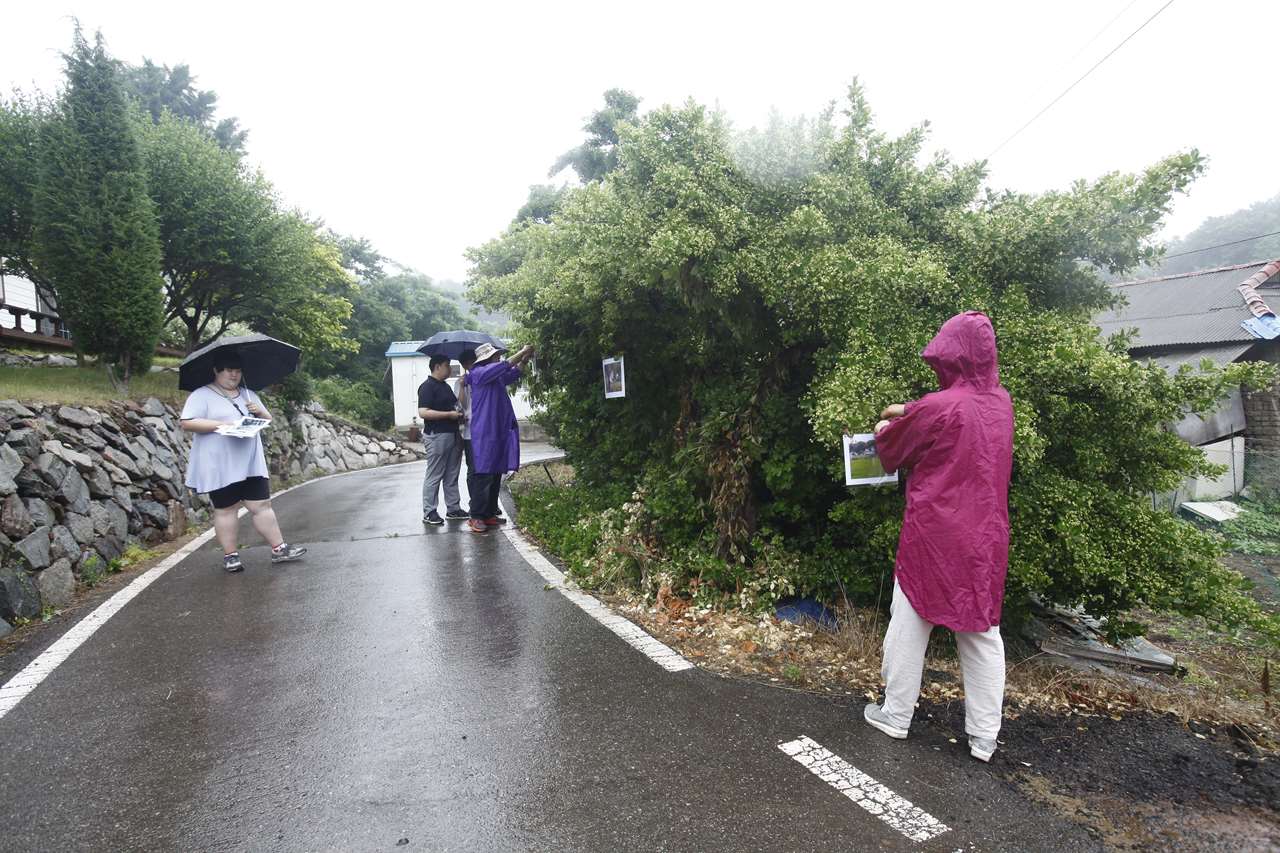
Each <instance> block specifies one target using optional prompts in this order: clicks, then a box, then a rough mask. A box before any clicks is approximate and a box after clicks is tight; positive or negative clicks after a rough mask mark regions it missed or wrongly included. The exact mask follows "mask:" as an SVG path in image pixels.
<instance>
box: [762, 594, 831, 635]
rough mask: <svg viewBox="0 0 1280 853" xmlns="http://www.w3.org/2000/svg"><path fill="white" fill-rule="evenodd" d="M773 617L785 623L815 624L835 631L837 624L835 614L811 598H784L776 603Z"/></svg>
mask: <svg viewBox="0 0 1280 853" xmlns="http://www.w3.org/2000/svg"><path fill="white" fill-rule="evenodd" d="M774 615H775V616H777V617H778V618H779V619H782V620H784V621H787V622H794V623H796V624H797V625H803V624H804V623H805V622H817V623H818V624H819V625H821V626H822V627H823V628H829V629H830V630H833V631H834V630H835V629H836V627H837V625H838V623H837V621H836V617H835V614H834V613H832V612H831V611H830V610H828V609H827V608H826V607H824V606H823V605H822V604H819V603H818V602H817V601H816V600H814V599H812V598H800V597H795V598H784V599H782V600H781V601H779V602H778V606H777V608H776V609H775V610H774Z"/></svg>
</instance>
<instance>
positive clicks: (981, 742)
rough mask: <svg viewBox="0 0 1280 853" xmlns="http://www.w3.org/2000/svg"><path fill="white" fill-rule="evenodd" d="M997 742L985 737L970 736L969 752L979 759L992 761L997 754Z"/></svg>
mask: <svg viewBox="0 0 1280 853" xmlns="http://www.w3.org/2000/svg"><path fill="white" fill-rule="evenodd" d="M995 751H996V742H995V741H993V740H988V739H987V738H984V737H973V736H972V735H970V737H969V754H970V755H972V756H973V757H974V758H976V759H978V760H979V761H990V760H991V756H992V755H994V754H995Z"/></svg>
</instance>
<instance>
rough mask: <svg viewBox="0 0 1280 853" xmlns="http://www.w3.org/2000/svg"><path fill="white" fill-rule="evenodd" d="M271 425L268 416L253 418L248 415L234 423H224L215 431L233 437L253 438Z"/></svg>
mask: <svg viewBox="0 0 1280 853" xmlns="http://www.w3.org/2000/svg"><path fill="white" fill-rule="evenodd" d="M270 425H271V421H269V420H267V419H266V418H251V417H249V416H248V415H246V416H244V417H242V418H241V419H240V420H238V421H236V422H235V423H233V424H223V425H222V426H220V427H218V428H217V429H216V430H214V432H216V433H217V434H218V435H229V436H231V437H232V438H253V437H254V436H255V435H257V434H258V433H260V432H262V431H263V430H264V429H266V428H267V427H268V426H270Z"/></svg>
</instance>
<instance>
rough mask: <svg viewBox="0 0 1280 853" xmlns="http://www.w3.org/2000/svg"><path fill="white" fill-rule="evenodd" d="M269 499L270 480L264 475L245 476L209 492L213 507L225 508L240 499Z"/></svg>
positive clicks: (238, 501)
mask: <svg viewBox="0 0 1280 853" xmlns="http://www.w3.org/2000/svg"><path fill="white" fill-rule="evenodd" d="M270 499H271V481H270V480H268V479H267V478H266V477H246V478H244V479H243V480H241V481H240V482H238V483H232V484H231V485H229V486H223V487H222V488H221V489H214V490H213V491H212V492H210V493H209V500H211V501H213V506H214V508H215V509H226V508H227V507H232V506H235V505H236V504H238V503H240V501H265V500H270Z"/></svg>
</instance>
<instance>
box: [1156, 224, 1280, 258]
mask: <svg viewBox="0 0 1280 853" xmlns="http://www.w3.org/2000/svg"><path fill="white" fill-rule="evenodd" d="M1278 234H1280V231H1272V232H1271V233H1270V234H1259V235H1258V236H1257V237H1245V238H1244V239H1243V240H1232V241H1231V242H1230V243H1219V244H1218V245H1216V246H1205V247H1204V248H1203V249H1191V250H1190V251H1187V252H1178V253H1177V254H1176V255H1165V256H1164V260H1166V261H1167V260H1169V259H1170V258H1180V257H1182V256H1183V255H1194V254H1196V253H1197V252H1207V251H1209V250H1210V249H1222V248H1225V247H1227V246H1238V245H1239V244H1241V243H1249V242H1251V241H1253V240H1261V239H1262V238H1263V237H1275V236H1276V235H1278Z"/></svg>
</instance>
